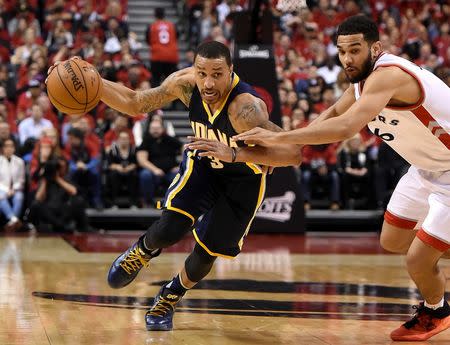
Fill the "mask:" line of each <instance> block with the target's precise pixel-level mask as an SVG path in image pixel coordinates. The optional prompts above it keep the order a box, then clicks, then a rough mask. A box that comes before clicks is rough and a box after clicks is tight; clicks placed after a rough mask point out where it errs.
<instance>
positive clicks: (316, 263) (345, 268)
mask: <svg viewBox="0 0 450 345" xmlns="http://www.w3.org/2000/svg"><path fill="white" fill-rule="evenodd" d="M137 236H138V235H137V234H131V235H129V234H128V235H117V234H115V235H112V234H106V235H90V236H69V237H66V238H62V237H59V236H53V237H0V344H1V345H19V344H20V345H44V344H56V345H60V344H61V345H65V344H70V345H75V344H76V345H98V344H108V345H116V344H117V345H119V344H120V345H128V344H130V345H134V344H139V345H149V344H158V345H159V344H170V345H244V344H250V345H278V344H283V345H284V344H289V345H344V344H345V345H358V344H362V345H371V344H393V343H392V342H391V341H390V339H389V333H390V331H391V330H392V329H394V328H396V327H397V326H398V325H399V324H401V323H402V321H404V320H406V319H408V316H409V314H411V312H412V309H411V307H410V305H411V304H414V303H416V302H417V300H418V298H419V296H418V294H417V291H416V289H415V287H414V285H413V284H412V282H411V280H410V279H409V277H408V274H407V272H406V271H405V269H404V262H403V258H402V257H401V256H397V255H389V254H386V253H385V252H383V250H382V249H381V248H380V247H379V246H378V242H377V238H376V235H369V236H363V235H358V236H356V237H355V236H353V237H311V236H306V237H304V236H299V235H290V236H278V235H271V236H269V235H251V236H249V237H248V238H247V240H246V243H245V245H244V252H243V253H242V254H241V255H240V256H239V257H238V258H237V259H235V260H226V259H218V261H217V263H216V266H215V268H214V270H213V271H212V272H211V274H210V275H209V276H208V279H207V280H206V281H204V282H202V283H201V284H200V285H199V286H198V288H196V289H194V290H192V291H190V292H189V293H188V295H187V296H186V297H185V299H184V300H183V303H182V304H181V305H180V307H179V309H178V311H177V313H176V316H175V330H174V331H172V332H147V331H146V330H145V326H144V322H143V317H144V314H145V310H146V308H148V306H149V305H150V304H151V302H152V297H153V296H154V295H155V294H156V292H157V291H158V289H159V286H160V284H161V283H162V282H163V281H166V280H168V279H171V277H172V276H173V274H174V273H175V272H176V271H178V269H180V267H181V266H182V263H183V261H184V258H185V257H186V253H187V252H189V250H190V249H191V248H192V245H193V243H192V240H191V239H190V238H188V239H186V240H184V241H182V242H181V243H180V244H178V245H176V246H175V247H172V248H171V249H170V250H167V251H166V252H164V253H163V254H162V255H161V256H160V257H158V258H157V259H156V260H155V261H154V262H152V266H151V268H150V269H149V270H144V271H143V272H141V274H140V275H139V276H138V278H137V279H136V281H135V282H134V283H132V284H131V285H130V286H129V287H126V288H124V289H121V290H113V289H110V288H109V287H108V285H107V283H106V273H107V271H108V269H109V265H110V263H111V262H112V260H113V259H114V258H115V257H116V256H117V255H118V253H119V252H121V251H123V250H124V249H126V248H127V247H128V245H129V244H131V243H132V242H133V241H134V239H135V238H137ZM442 267H443V269H444V272H445V273H446V274H447V276H450V265H449V264H448V263H445V262H443V263H442ZM448 287H449V286H447V288H448ZM402 344H408V343H402ZM409 344H411V343H409ZM414 344H417V343H414ZM422 344H442V345H443V344H447V345H448V344H450V331H447V332H444V333H442V334H440V335H438V336H436V337H434V338H433V339H432V340H430V341H428V342H426V343H422Z"/></svg>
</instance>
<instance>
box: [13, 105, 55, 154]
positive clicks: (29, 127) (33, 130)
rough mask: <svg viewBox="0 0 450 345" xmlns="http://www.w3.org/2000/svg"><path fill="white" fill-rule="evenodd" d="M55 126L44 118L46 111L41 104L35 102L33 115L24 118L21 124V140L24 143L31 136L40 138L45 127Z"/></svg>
mask: <svg viewBox="0 0 450 345" xmlns="http://www.w3.org/2000/svg"><path fill="white" fill-rule="evenodd" d="M51 127H53V125H52V123H51V122H50V121H49V120H47V119H44V113H43V111H42V108H41V106H40V105H39V104H37V103H36V104H33V105H32V107H31V117H28V118H26V119H24V120H23V121H22V122H21V123H20V124H19V140H20V144H21V145H23V144H24V143H25V141H26V140H27V139H29V138H33V139H39V138H40V136H41V133H42V131H43V130H44V129H45V128H51Z"/></svg>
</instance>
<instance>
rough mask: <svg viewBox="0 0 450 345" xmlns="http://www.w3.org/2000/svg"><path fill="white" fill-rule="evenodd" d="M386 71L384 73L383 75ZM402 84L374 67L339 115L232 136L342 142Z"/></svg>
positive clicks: (292, 141) (303, 142)
mask: <svg viewBox="0 0 450 345" xmlns="http://www.w3.org/2000/svg"><path fill="white" fill-rule="evenodd" d="M387 73H389V74H388V75H386V74H387ZM402 85H404V79H402V78H401V77H398V76H395V77H393V76H392V72H388V71H382V70H377V71H374V72H373V73H372V74H371V76H370V78H368V79H367V80H366V83H365V85H364V92H363V94H362V95H361V97H360V98H359V99H358V101H356V102H354V103H353V104H352V105H351V106H350V107H349V108H348V110H347V111H345V112H344V113H343V114H342V115H340V116H336V117H332V118H328V119H326V120H323V121H321V122H318V123H313V124H311V125H310V126H308V127H305V128H301V129H295V130H292V131H288V132H282V133H272V132H269V131H267V130H265V129H261V128H255V129H253V130H251V131H248V132H246V133H242V134H239V135H237V136H235V140H244V141H245V142H247V143H250V144H259V145H266V146H267V145H275V144H276V143H280V142H281V143H289V144H300V145H306V144H310V145H319V144H328V143H333V142H337V141H342V140H345V139H347V138H350V137H352V136H353V135H354V134H356V133H358V132H359V131H360V130H361V129H362V128H363V127H364V126H365V125H367V124H368V123H369V122H370V121H372V120H373V119H374V118H375V116H377V115H378V114H379V113H380V112H381V110H383V108H385V107H386V105H387V104H388V103H389V101H390V100H391V99H392V98H393V96H394V95H395V93H396V92H397V90H398V89H400V88H401V87H402Z"/></svg>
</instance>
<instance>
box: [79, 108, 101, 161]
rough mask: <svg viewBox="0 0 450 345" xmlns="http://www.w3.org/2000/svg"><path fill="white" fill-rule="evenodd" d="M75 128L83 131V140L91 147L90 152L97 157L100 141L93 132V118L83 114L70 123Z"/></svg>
mask: <svg viewBox="0 0 450 345" xmlns="http://www.w3.org/2000/svg"><path fill="white" fill-rule="evenodd" d="M72 126H73V127H75V128H79V129H80V130H81V132H83V136H84V142H85V143H86V144H87V145H88V146H89V147H90V148H91V149H92V154H93V155H94V156H95V157H97V156H99V155H100V151H101V147H102V143H101V140H100V138H99V137H98V135H97V134H95V133H94V131H93V128H94V119H93V118H92V117H91V116H89V115H85V116H82V117H80V118H79V119H78V121H75V122H74V123H73V125H72Z"/></svg>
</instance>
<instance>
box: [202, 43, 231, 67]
mask: <svg viewBox="0 0 450 345" xmlns="http://www.w3.org/2000/svg"><path fill="white" fill-rule="evenodd" d="M197 55H200V56H202V57H204V58H207V59H218V58H222V57H223V58H225V61H226V62H227V65H228V66H231V53H230V49H228V47H227V46H226V45H225V44H223V43H220V42H217V41H208V42H203V43H201V44H200V45H199V46H198V47H197V50H196V51H195V55H194V61H195V59H196V58H197Z"/></svg>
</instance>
